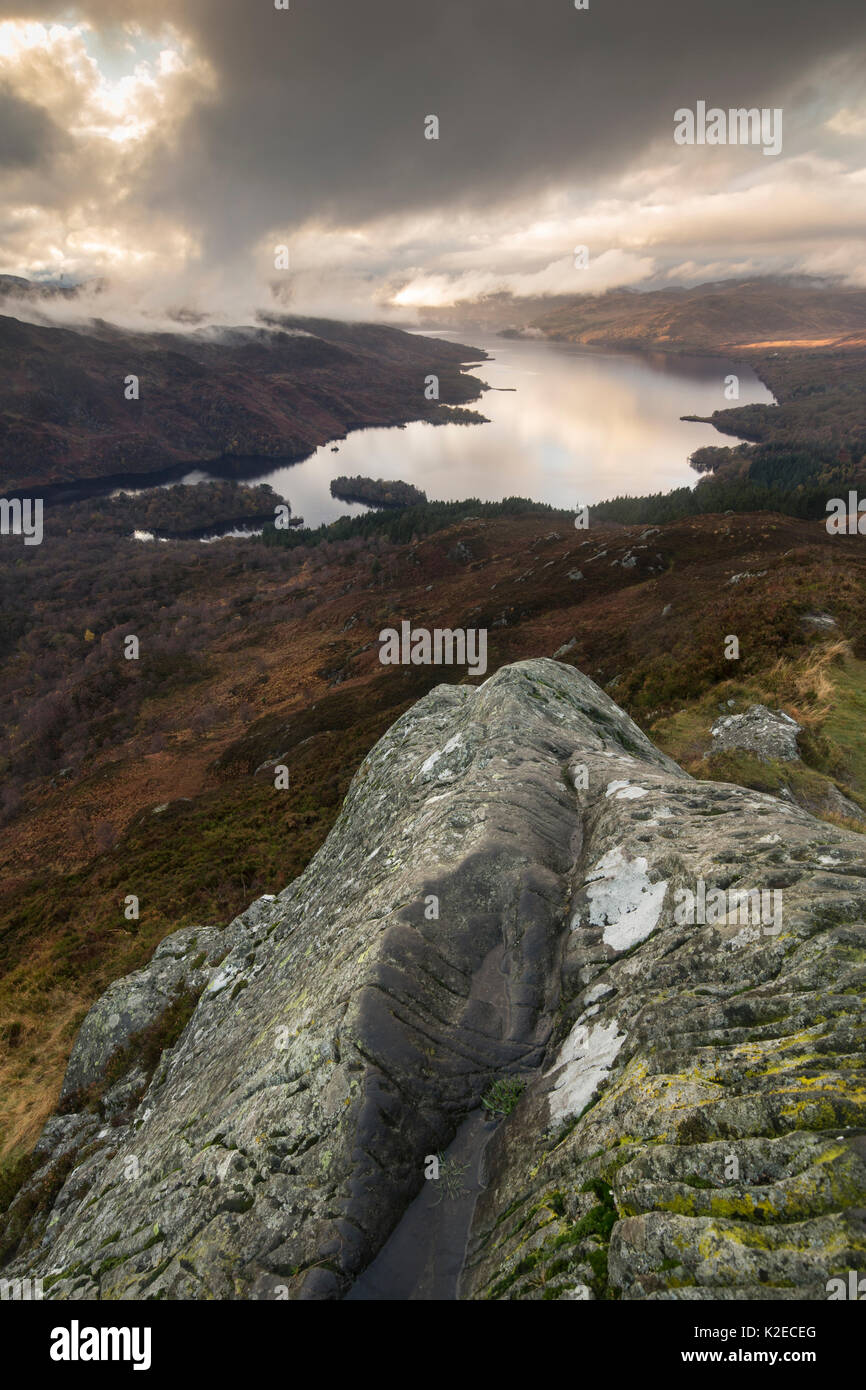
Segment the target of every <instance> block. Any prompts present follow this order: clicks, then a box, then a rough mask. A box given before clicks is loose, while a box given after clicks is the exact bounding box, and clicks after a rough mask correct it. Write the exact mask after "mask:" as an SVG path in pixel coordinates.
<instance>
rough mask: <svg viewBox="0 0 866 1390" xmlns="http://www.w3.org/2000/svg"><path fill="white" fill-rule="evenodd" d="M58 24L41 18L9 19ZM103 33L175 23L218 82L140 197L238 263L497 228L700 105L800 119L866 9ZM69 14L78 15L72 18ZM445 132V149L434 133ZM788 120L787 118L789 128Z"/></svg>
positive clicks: (557, 14)
mask: <svg viewBox="0 0 866 1390" xmlns="http://www.w3.org/2000/svg"><path fill="white" fill-rule="evenodd" d="M4 10H5V12H6V13H7V14H9V15H14V16H15V17H21V16H23V15H25V14H27V15H29V16H30V17H38V18H40V19H42V20H46V19H47V18H48V17H49V16H48V15H47V14H46V6H45V4H44V0H43V3H42V4H39V5H36V4H33V5H31V4H28V3H27V2H26V0H19V3H18V4H13V5H9V6H2V5H0V12H3V11H4ZM83 12H84V13H86V14H88V15H89V16H90V17H91V18H92V19H93V20H94V22H96V23H107V22H109V21H115V22H118V23H120V22H123V21H126V20H129V19H131V18H135V19H136V20H137V21H138V22H139V23H140V24H141V25H142V26H143V27H145V28H151V27H153V26H155V25H157V24H158V22H159V21H160V20H161V19H165V20H168V21H170V22H172V23H173V24H174V25H175V26H176V27H177V28H178V29H179V30H181V31H182V32H184V33H185V34H187V35H189V36H190V38H191V39H192V40H193V42H194V45H195V48H196V50H197V51H198V52H199V53H202V54H203V55H205V56H206V57H207V59H208V60H209V62H210V63H211V65H212V67H213V69H214V71H215V73H216V77H217V86H216V91H215V93H214V95H213V98H212V100H211V101H209V102H208V103H207V104H206V105H200V106H198V107H197V108H196V109H195V111H194V112H193V114H192V115H191V116H190V117H189V118H188V119H187V120H186V122H185V123H184V124H183V125H181V126H180V127H179V128H177V129H175V130H173V131H172V132H171V134H170V136H168V135H167V136H166V138H165V140H164V141H163V143H162V145H161V147H160V148H159V149H158V150H157V151H156V152H155V153H153V155H152V157H151V158H150V160H149V162H148V164H147V165H146V166H145V167H143V168H142V169H141V170H140V183H139V187H138V190H137V193H138V196H139V197H140V198H141V199H142V200H144V201H145V202H146V203H147V204H148V205H149V206H152V207H153V208H154V209H157V210H160V211H163V212H167V213H169V214H172V215H175V216H177V217H178V218H180V219H182V220H183V221H184V222H186V223H187V224H188V225H191V226H195V227H197V228H198V229H199V230H200V231H202V232H203V233H204V234H205V238H206V242H208V241H209V243H210V249H211V250H212V251H215V252H226V251H228V250H230V249H231V248H232V247H238V246H241V245H243V244H244V243H245V242H247V241H248V240H250V239H253V238H254V237H255V236H257V235H259V234H260V233H261V231H262V230H263V229H265V228H269V227H273V226H285V227H286V229H287V231H290V230H291V229H292V228H293V227H295V226H297V225H298V224H300V223H302V222H303V221H304V220H306V219H308V218H310V217H316V218H318V219H324V220H332V221H333V222H335V223H336V224H342V225H353V224H358V223H363V222H366V221H369V220H371V219H375V218H377V217H379V216H380V215H383V214H388V213H391V212H394V213H406V212H411V211H412V210H414V209H418V210H420V209H424V208H428V207H434V206H438V207H440V208H441V207H442V206H443V205H445V206H447V205H449V204H453V205H455V206H463V207H470V208H471V207H473V206H477V207H479V208H487V207H489V205H490V204H491V203H495V202H497V201H498V200H505V199H510V198H513V197H514V195H515V194H531V192H532V190H533V189H535V188H539V189H540V188H542V187H544V186H545V185H547V184H550V183H560V184H566V185H569V184H570V185H571V186H574V187H580V186H581V185H582V183H583V182H593V183H594V182H595V180H596V179H597V177H598V176H599V175H600V174H602V173H603V174H604V175H605V176H607V177H609V176H611V175H614V174H616V173H617V172H618V170H620V169H622V168H624V167H625V166H627V165H628V164H629V163H630V162H632V161H633V160H635V159H636V158H638V157H639V156H640V154H641V153H642V151H644V150H645V149H646V147H647V144H648V142H649V141H650V140H652V139H653V138H657V137H659V136H665V137H666V136H667V134H668V132H670V131H671V129H672V118H673V111H674V109H675V108H676V107H678V106H693V105H694V103H695V101H696V100H697V99H698V98H703V99H705V100H706V101H708V102H709V103H710V104H718V105H720V106H723V107H728V106H741V105H745V106H777V105H783V104H784V103H785V98H786V97H788V96H790V95H791V92H792V89H793V88H794V86H795V85H796V83H797V81H798V80H799V79H800V77H801V75H802V74H804V73H805V72H806V71H808V70H809V69H810V68H811V67H813V66H814V64H815V63H816V62H817V61H818V60H820V59H822V58H825V57H828V56H832V55H835V54H841V53H850V52H851V51H852V50H854V49H857V48H858V47H860V46H862V44H863V42H864V37H866V5H864V4H863V0H824V3H822V4H820V5H819V4H817V3H811V0H810V2H808V3H807V2H806V0H724V3H722V0H720V2H719V3H717V4H713V3H709V2H708V0H660V3H652V0H590V9H589V10H587V11H578V10H576V9H575V8H574V5H573V3H572V0H439V3H436V0H369V2H366V0H291V8H290V9H289V10H288V11H278V10H276V9H275V8H274V6H273V4H272V3H271V0H231V2H230V3H228V2H227V0H218V2H217V3H214V0H152V2H151V3H149V4H148V6H147V9H146V11H145V12H140V13H139V14H137V15H134V16H133V15H131V14H130V11H129V9H128V7H127V6H125V5H121V4H119V3H117V0H114V3H108V0H92V3H90V4H85V5H84V6H83ZM67 13H68V11H67ZM428 114H436V115H437V116H438V117H439V118H440V121H441V138H440V140H439V141H438V143H437V142H432V141H430V142H428V141H425V140H424V139H423V119H424V117H425V116H426V115H428ZM786 114H787V113H786Z"/></svg>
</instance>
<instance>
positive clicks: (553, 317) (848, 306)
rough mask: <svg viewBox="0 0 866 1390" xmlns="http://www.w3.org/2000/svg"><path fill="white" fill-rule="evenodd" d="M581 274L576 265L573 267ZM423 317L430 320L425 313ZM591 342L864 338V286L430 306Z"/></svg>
mask: <svg viewBox="0 0 866 1390" xmlns="http://www.w3.org/2000/svg"><path fill="white" fill-rule="evenodd" d="M575 273H576V274H577V273H578V272H575ZM425 322H426V320H425ZM429 322H430V323H431V324H432V323H434V322H435V323H438V324H440V325H441V324H444V323H446V322H447V323H448V324H449V325H450V326H452V327H457V328H459V327H461V326H463V325H465V324H467V323H473V324H484V325H485V326H486V327H489V328H493V329H495V331H498V332H503V333H507V334H509V335H517V336H524V335H525V336H531V337H539V336H541V337H547V338H554V339H557V340H559V341H565V342H571V343H583V344H586V345H587V346H599V347H601V346H604V347H641V348H663V349H671V348H691V349H700V350H704V351H706V350H711V351H716V350H721V349H726V348H728V349H729V348H732V347H745V346H749V347H752V348H754V349H761V348H763V349H769V348H773V347H798V346H802V347H812V346H829V345H831V344H832V345H837V344H838V345H841V344H849V345H851V346H863V345H864V344H866V290H861V289H849V288H846V287H844V286H838V285H832V284H829V283H827V282H826V281H823V280H817V279H815V280H804V279H802V278H798V279H796V280H785V279H772V278H764V279H760V280H721V281H717V282H715V283H712V284H706V285H697V286H695V287H693V288H691V289H682V288H672V289H663V290H647V291H641V292H638V291H635V290H625V289H624V290H609V291H608V292H607V293H605V294H575V295H568V296H558V297H556V298H550V299H534V300H523V299H514V298H512V297H511V296H510V295H494V296H490V297H488V298H487V299H484V300H480V301H476V302H474V303H472V304H463V305H459V306H457V307H456V308H455V309H453V310H448V311H444V312H443V311H440V310H437V311H436V313H435V314H431V316H430V318H429Z"/></svg>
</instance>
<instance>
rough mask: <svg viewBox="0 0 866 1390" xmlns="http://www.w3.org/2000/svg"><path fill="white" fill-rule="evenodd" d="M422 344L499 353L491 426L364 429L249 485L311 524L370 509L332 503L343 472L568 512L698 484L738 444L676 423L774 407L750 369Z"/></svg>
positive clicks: (484, 370)
mask: <svg viewBox="0 0 866 1390" xmlns="http://www.w3.org/2000/svg"><path fill="white" fill-rule="evenodd" d="M427 336H429V337H442V338H446V337H447V338H457V339H458V340H459V341H460V342H467V343H471V344H472V345H473V346H475V347H483V348H485V349H486V350H487V351H488V352H489V353H491V355H492V357H493V359H494V360H492V361H488V362H483V363H482V364H481V365H480V366H479V367H477V368H474V369H473V373H474V375H476V376H478V377H479V378H480V379H481V380H482V381H486V382H487V383H488V384H489V385H490V386H492V387H498V388H500V389H498V390H493V391H488V392H485V394H484V395H483V396H482V397H481V399H480V400H479V401H478V402H477V403H476V404H475V405H474V407H473V408H474V409H477V410H479V411H481V412H482V414H484V415H486V416H488V417H489V420H490V423H489V424H486V425H444V426H436V425H429V424H426V423H423V422H417V423H414V424H411V425H407V426H406V427H405V428H403V429H399V428H398V429H367V430H358V431H356V432H354V433H352V434H350V435H349V436H348V438H347V439H344V440H341V441H340V442H339V451H338V452H337V453H333V452H332V449H331V445H329V444H328V445H324V446H323V447H322V448H320V449H317V450H316V452H315V453H314V454H312V455H311V456H310V457H309V458H308V459H305V460H304V462H303V463H297V464H293V465H291V466H288V467H277V468H274V467H273V466H272V465H268V466H267V467H266V468H264V467H263V471H262V472H261V474H257V475H255V476H254V477H252V476H250V477H247V478H246V479H245V481H248V482H251V483H258V482H266V483H270V484H271V486H272V487H273V488H274V489H275V490H276V491H277V492H278V493H279V494H280V495H281V496H283V497H285V498H286V499H287V500H288V501H289V502H290V503H291V505H292V510H293V511H294V512H295V513H296V514H300V515H301V516H303V517H304V520H305V522H306V524H307V525H308V526H318V525H319V524H320V523H321V522H323V521H333V520H335V519H336V518H337V517H338V516H346V515H351V514H354V513H357V512H361V511H364V510H366V509H365V508H364V507H362V506H360V505H358V504H353V503H349V502H341V501H339V500H337V499H336V498H332V497H331V495H330V492H329V483H330V480H331V479H332V478H335V477H337V476H338V475H339V474H341V473H346V474H349V475H350V476H351V475H354V474H357V473H360V474H363V475H364V476H365V477H372V478H403V479H404V480H405V481H406V482H409V483H414V484H415V485H416V487H420V488H423V489H424V491H425V492H426V493H427V496H428V497H429V498H430V499H431V500H434V499H435V500H443V501H448V500H451V499H460V498H465V497H478V498H480V499H481V500H483V501H498V500H499V499H501V498H503V497H508V496H513V495H516V496H520V497H531V498H533V499H534V500H536V501H539V502H550V503H551V504H553V505H555V506H561V507H574V506H576V505H577V503H578V502H580V503H592V502H599V501H601V500H603V499H604V498H609V497H615V496H617V495H619V494H622V493H632V494H642V493H647V492H667V491H669V490H670V489H671V488H675V487H681V486H682V485H683V484H693V483H695V482H696V481H697V475H696V473H695V472H694V470H693V469H691V468H689V466H688V458H689V455H690V454H691V453H693V452H694V450H695V449H698V448H700V446H701V445H703V444H719V445H722V446H724V445H730V444H733V443H734V442H735V441H734V439H733V438H732V437H731V436H728V435H721V434H720V433H719V432H718V431H717V430H715V429H713V427H712V426H711V425H702V424H691V423H687V422H685V421H682V420H680V418H679V417H680V416H681V415H709V414H711V412H712V411H714V410H722V409H725V408H726V407H728V406H730V405H733V404H739V405H746V404H750V403H752V402H759V403H768V404H772V402H773V397H772V395H771V394H770V392H769V391H768V390H767V389H766V387H765V386H763V385H762V383H761V382H760V381H759V380H758V378H757V377H756V376H755V374H754V372H753V371H752V370H751V369H750V368H749V367H746V366H745V365H743V364H740V365H739V366H734V365H732V364H731V362H730V361H729V360H727V359H723V358H708V357H680V356H677V357H671V356H668V355H666V354H664V353H647V354H641V355H638V354H631V353H629V354H624V353H619V352H617V353H612V352H595V351H593V352H590V351H587V350H586V349H582V348H574V347H571V346H569V345H566V344H561V343H549V342H540V341H537V340H513V339H503V338H493V337H489V336H488V335H487V334H486V333H483V334H479V333H472V332H471V331H470V330H464V331H462V332H461V333H459V334H456V333H445V332H442V333H429V332H428V334H427ZM731 372H736V374H737V376H738V377H739V381H740V397H739V401H737V402H732V401H726V400H725V396H724V386H725V377H726V376H727V375H728V374H729V373H731ZM503 388H504V389H503ZM420 389H421V387H420V385H419V390H420ZM263 462H264V461H263ZM195 476H196V477H197V478H198V477H201V476H202V475H201V474H200V473H198V472H197V473H196V474H195Z"/></svg>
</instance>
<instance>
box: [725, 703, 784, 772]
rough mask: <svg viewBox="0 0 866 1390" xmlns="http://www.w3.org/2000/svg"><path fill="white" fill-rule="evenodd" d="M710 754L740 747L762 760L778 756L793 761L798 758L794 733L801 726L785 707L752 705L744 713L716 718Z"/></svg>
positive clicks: (781, 759)
mask: <svg viewBox="0 0 866 1390" xmlns="http://www.w3.org/2000/svg"><path fill="white" fill-rule="evenodd" d="M710 732H711V734H712V737H713V746H712V749H711V751H712V752H713V753H721V752H723V751H725V750H727V749H729V748H743V749H745V750H746V751H747V752H750V753H756V754H757V756H758V757H759V758H760V759H761V760H762V761H764V762H767V761H769V760H770V759H772V758H778V759H779V761H780V762H794V761H795V759H797V758H799V756H800V750H799V748H798V747H797V735H798V734H799V733H801V732H802V730H801V728H800V725H799V724H798V723H797V721H796V720H795V719H792V718H791V716H790V714H786V713H785V711H784V710H781V709H778V710H775V711H774V710H769V709H767V707H766V705H752V706H751V707H750V708H749V709H747V710H746V712H745V714H727V715H725V716H724V718H722V719H717V720H716V722H715V724H714V725H713V727H712V729H711V731H710Z"/></svg>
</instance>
